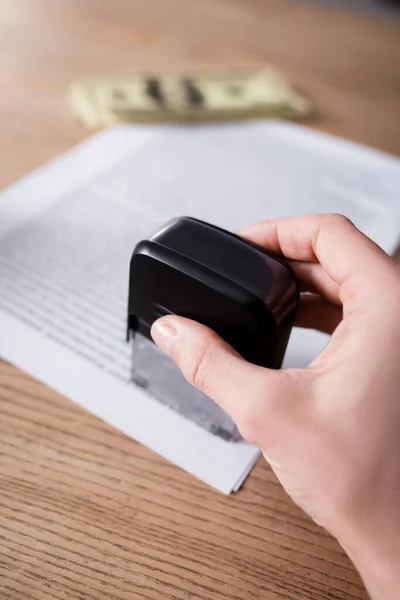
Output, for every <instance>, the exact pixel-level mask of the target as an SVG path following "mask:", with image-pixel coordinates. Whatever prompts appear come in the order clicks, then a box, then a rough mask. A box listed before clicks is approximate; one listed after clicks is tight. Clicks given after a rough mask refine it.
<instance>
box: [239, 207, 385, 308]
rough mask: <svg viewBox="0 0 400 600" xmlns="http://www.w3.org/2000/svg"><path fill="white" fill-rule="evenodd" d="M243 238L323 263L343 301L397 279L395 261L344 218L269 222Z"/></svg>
mask: <svg viewBox="0 0 400 600" xmlns="http://www.w3.org/2000/svg"><path fill="white" fill-rule="evenodd" d="M239 233H240V235H242V236H243V237H245V238H247V239H249V240H251V241H253V242H254V243H256V244H259V245H260V246H262V247H263V248H265V249H266V250H268V251H270V252H273V253H275V254H281V255H283V256H285V257H287V258H289V259H292V260H296V261H305V262H319V263H320V264H321V265H322V267H323V269H324V270H325V271H326V273H327V275H328V276H329V277H330V279H331V280H332V281H334V282H335V283H336V284H337V285H338V286H339V288H340V290H339V294H340V298H341V300H342V301H350V300H353V299H354V298H358V297H359V295H360V294H361V295H363V296H364V297H365V295H366V294H370V293H374V292H375V293H376V292H377V291H378V292H379V283H381V284H384V282H387V281H388V280H389V279H390V278H391V277H392V275H393V263H392V261H391V259H390V258H389V257H388V256H387V255H386V254H385V253H384V252H383V250H381V249H380V248H379V247H378V246H377V245H376V244H374V243H373V242H372V241H371V240H370V239H369V238H367V237H366V236H364V235H363V234H362V233H361V232H360V231H359V230H358V229H356V227H354V225H353V224H352V223H351V221H349V220H348V219H346V218H345V217H343V216H342V215H312V216H301V217H293V218H289V219H278V220H274V221H265V222H264V223H259V224H257V225H252V226H250V227H247V228H245V229H242V230H241V231H240V232H239Z"/></svg>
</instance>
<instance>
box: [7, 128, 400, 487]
mask: <svg viewBox="0 0 400 600" xmlns="http://www.w3.org/2000/svg"><path fill="white" fill-rule="evenodd" d="M399 189H400V161H399V160H398V159H396V158H394V157H391V156H388V155H385V154H383V153H379V152H376V151H373V150H370V149H367V148H363V147H361V146H358V145H356V144H351V143H348V142H344V141H342V140H338V139H335V138H333V137H330V136H327V135H324V134H319V133H315V132H313V131H311V130H309V129H307V128H304V127H301V126H299V125H293V124H288V123H281V122H274V121H270V122H254V123H244V124H226V125H210V126H202V127H190V126H187V127H182V126H176V127H175V126H154V127H148V126H131V125H120V126H115V127H113V128H111V129H109V130H107V131H105V132H102V133H100V134H97V135H95V136H93V137H92V138H90V139H89V140H88V141H86V142H84V143H83V144H81V145H79V146H78V147H76V148H75V149H73V150H71V151H70V152H68V153H66V154H65V155H63V156H61V157H60V158H58V159H56V160H55V161H53V162H51V163H50V164H48V165H46V166H44V167H42V168H41V169H39V170H37V171H35V172H34V173H32V174H30V175H28V176H27V177H26V178H24V179H23V180H21V181H19V182H18V183H16V184H14V185H13V186H11V187H10V188H8V189H7V190H5V191H3V192H2V194H0V356H1V357H3V358H4V359H6V360H8V361H10V362H12V363H14V364H15V365H17V366H18V367H20V368H21V369H23V370H25V371H27V372H28V373H30V374H32V375H33V376H34V377H36V378H37V379H39V380H41V381H43V382H44V383H46V384H47V385H49V386H51V387H53V388H54V389H55V390H57V391H58V392H60V393H62V394H64V395H65V396H66V397H67V398H69V399H70V400H72V401H74V402H76V403H77V404H79V405H80V406H82V407H84V408H85V409H87V410H89V411H91V412H92V413H94V414H95V415H97V416H98V417H100V418H101V419H104V420H105V421H107V422H108V423H111V424H112V425H113V426H115V427H116V428H118V429H119V430H121V431H123V432H124V433H126V434H127V435H129V436H131V437H132V438H134V439H136V440H138V441H139V442H141V443H142V444H144V445H146V446H148V447H149V448H151V449H153V450H154V451H156V452H158V453H159V454H161V455H162V456H164V457H166V458H167V459H169V460H170V461H172V462H174V463H175V464H177V465H179V466H180V467H182V468H183V469H185V470H186V471H188V472H189V473H191V474H193V475H194V476H196V477H198V478H199V479H201V480H203V481H205V482H207V483H208V484H210V485H211V486H213V487H215V488H217V489H218V490H220V491H222V492H224V493H229V492H231V491H232V490H236V489H237V488H238V487H239V486H240V485H241V483H242V482H243V480H244V479H245V477H246V475H247V474H248V472H249V471H250V469H251V468H252V466H253V465H254V463H255V461H256V459H257V457H258V456H259V451H258V449H257V448H254V447H253V446H251V445H249V444H247V443H246V442H244V441H226V440H224V439H222V438H221V437H218V436H217V435H213V434H212V433H210V432H209V431H208V430H207V429H205V428H204V427H201V426H199V425H198V424H196V422H195V421H193V420H191V419H190V418H188V417H187V415H186V416H183V415H182V414H179V413H178V412H177V411H176V410H173V409H172V408H170V407H168V406H165V405H164V404H162V403H161V402H159V401H157V400H156V399H154V398H152V397H150V396H149V395H148V394H146V392H145V391H143V390H142V389H140V388H139V387H136V386H135V385H134V384H133V383H132V382H131V380H130V376H131V347H130V346H129V345H128V344H127V343H126V341H125V336H126V316H127V315H126V311H127V297H128V283H129V261H130V257H131V254H132V251H133V248H134V246H135V244H136V243H137V242H138V241H139V240H140V239H142V238H144V237H147V236H148V235H149V234H150V233H151V232H152V231H153V230H154V229H155V228H156V227H158V226H159V225H161V224H162V223H163V222H165V221H167V220H169V219H170V218H172V217H176V216H182V215H188V216H193V217H197V218H200V219H203V220H205V221H210V222H212V223H214V224H216V225H219V226H222V227H224V228H226V229H231V230H235V229H236V228H237V227H239V226H242V225H244V224H246V223H250V222H254V221H258V220H261V219H266V218H273V217H280V216H290V215H297V214H305V213H316V212H317V213H323V212H341V213H343V214H345V215H347V216H349V217H350V218H351V219H352V220H353V221H354V222H355V223H356V225H358V226H359V227H360V228H361V229H362V230H363V231H364V232H365V233H367V234H368V235H369V236H370V237H372V238H373V239H375V241H377V242H378V243H379V244H380V245H381V246H382V247H383V248H385V250H387V251H389V252H393V251H394V250H395V248H396V247H397V245H398V243H399V239H400V235H399V234H400V202H399V197H398V194H399ZM326 341H327V337H326V336H324V335H322V334H318V333H316V332H310V331H302V330H295V331H294V332H293V334H292V337H291V340H290V344H289V349H288V352H287V356H286V359H285V366H288V365H290V366H300V365H305V364H307V363H308V362H309V361H310V360H311V359H312V358H313V357H314V356H315V355H316V354H317V353H318V352H319V351H320V350H321V349H322V348H323V346H324V345H325V343H326ZM244 395H245V391H244Z"/></svg>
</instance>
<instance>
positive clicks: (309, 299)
mask: <svg viewBox="0 0 400 600" xmlns="http://www.w3.org/2000/svg"><path fill="white" fill-rule="evenodd" d="M342 317H343V311H342V309H341V308H340V307H339V306H335V305H334V304H331V303H330V302H328V301H327V300H325V298H322V297H321V296H318V295H316V294H301V296H300V304H299V308H298V311H297V316H296V323H295V324H296V327H304V328H305V329H316V330H318V331H322V332H323V333H328V334H332V333H333V332H334V331H335V329H336V327H337V326H338V325H339V323H340V321H341V320H342Z"/></svg>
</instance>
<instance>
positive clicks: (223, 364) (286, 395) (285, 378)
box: [151, 316, 294, 445]
mask: <svg viewBox="0 0 400 600" xmlns="http://www.w3.org/2000/svg"><path fill="white" fill-rule="evenodd" d="M151 333H152V336H153V339H154V341H155V343H156V344H157V345H158V346H159V348H161V350H163V351H164V352H166V353H167V354H169V355H170V356H171V358H172V359H173V360H174V362H175V363H176V364H177V365H178V367H179V368H180V369H181V371H182V373H183V375H184V376H185V378H186V379H187V381H188V382H189V383H190V384H191V385H193V386H195V387H196V388H197V389H198V390H200V391H201V392H203V393H204V394H206V395H207V396H209V397H210V398H212V399H213V400H215V402H217V404H219V405H220V406H221V408H223V409H224V410H225V412H226V413H228V414H229V415H230V417H231V418H232V419H233V421H234V422H235V423H236V425H237V427H238V428H239V431H240V432H241V434H242V436H243V437H244V438H245V439H247V440H248V441H249V442H251V443H254V444H257V445H261V439H262V438H263V439H264V440H265V436H266V435H267V436H268V431H266V427H267V429H268V430H271V431H272V432H273V431H274V429H273V428H274V427H275V426H276V425H277V423H276V420H277V419H280V420H282V419H285V420H286V419H287V418H288V415H292V416H293V407H292V408H291V407H289V406H288V403H290V404H291V405H292V404H293V398H294V396H293V378H292V377H291V376H290V375H289V374H288V373H287V372H285V371H272V370H270V369H264V368H262V367H258V366H256V365H252V364H250V363H248V362H246V361H245V360H244V359H243V358H242V357H241V356H240V355H239V354H238V353H237V352H236V351H235V350H234V349H233V348H232V347H231V346H229V344H227V343H226V342H224V341H223V340H222V339H221V338H220V337H219V336H218V335H217V334H216V333H215V332H214V331H212V330H211V329H208V328H207V327H204V326H203V325H200V324H199V323H196V322H194V321H190V320H189V319H184V318H182V317H175V316H168V317H163V318H162V319H159V320H158V321H156V322H155V323H154V325H153V327H152V331H151Z"/></svg>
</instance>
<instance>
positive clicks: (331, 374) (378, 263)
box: [152, 215, 400, 600]
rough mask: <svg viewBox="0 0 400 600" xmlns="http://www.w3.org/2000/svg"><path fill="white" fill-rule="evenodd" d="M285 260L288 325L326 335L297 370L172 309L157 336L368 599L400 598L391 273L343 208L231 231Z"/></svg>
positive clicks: (399, 449)
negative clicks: (260, 359)
mask: <svg viewBox="0 0 400 600" xmlns="http://www.w3.org/2000/svg"><path fill="white" fill-rule="evenodd" d="M239 233H240V234H241V235H242V236H243V237H245V238H247V239H249V240H251V241H252V242H254V243H256V244H258V245H260V246H262V247H263V248H265V249H266V250H268V251H269V252H273V253H275V254H279V255H282V256H284V257H286V258H287V259H288V260H289V261H290V264H291V266H292V267H293V269H294V271H295V273H296V275H297V277H298V279H299V282H300V287H301V292H302V293H301V299H300V308H299V312H298V317H297V323H296V324H297V326H299V327H307V328H313V329H319V330H320V331H324V332H327V333H331V334H332V337H331V338H330V341H329V343H328V345H327V346H326V348H325V349H324V350H323V351H322V353H321V354H320V355H319V356H317V357H316V358H315V359H314V360H313V361H312V362H311V363H310V364H309V365H308V366H307V367H306V368H301V369H293V368H292V369H283V370H280V371H273V370H269V369H264V368H261V367H258V366H255V365H252V364H249V363H247V362H246V361H245V360H244V359H243V358H242V357H241V356H239V355H238V354H237V353H236V352H235V351H234V350H233V349H232V348H231V347H230V346H229V345H228V344H226V343H225V342H224V341H223V340H222V339H221V338H219V337H218V336H217V335H216V334H215V333H214V332H213V331H211V330H209V329H207V328H206V327H204V326H202V325H199V324H198V323H195V322H193V321H189V320H187V319H183V318H180V317H175V316H168V317H164V318H162V319H160V320H159V321H157V322H156V323H155V324H154V325H153V329H152V335H153V338H154V341H155V342H156V343H157V344H158V345H159V347H160V348H161V349H163V350H164V351H165V352H167V353H168V354H169V355H170V356H171V357H172V359H173V360H174V361H175V362H176V363H177V365H178V366H179V367H180V368H181V370H182V372H183V374H184V375H185V377H186V378H187V380H188V381H189V383H191V384H192V385H194V386H195V387H197V388H198V389H199V390H201V391H203V392H204V393H205V394H207V395H208V396H210V397H211V398H213V399H214V400H215V401H216V402H217V403H218V404H219V405H220V406H221V407H222V408H223V409H224V410H225V411H226V412H227V413H228V414H229V415H230V416H231V417H232V419H233V420H234V421H235V423H236V424H237V426H238V428H239V430H240V432H241V434H242V435H243V437H244V438H245V439H247V440H248V441H249V442H251V443H253V444H256V445H257V446H259V447H260V448H261V449H262V451H263V454H264V456H265V458H266V459H267V461H268V462H269V464H270V465H271V467H272V469H273V470H274V472H275V473H276V475H277V477H278V479H279V481H280V482H281V484H282V485H283V487H284V488H285V489H286V491H287V492H288V493H289V495H290V496H291V497H292V499H293V500H294V501H295V502H296V503H297V504H298V505H299V506H300V507H301V508H302V509H303V510H305V511H306V512H307V513H308V514H309V515H310V516H311V517H312V518H313V519H314V520H315V521H316V522H317V523H318V524H320V525H321V526H323V527H325V528H326V529H327V530H328V531H330V532H331V534H332V535H334V536H335V537H336V538H337V539H338V541H339V542H340V543H341V544H342V546H343V548H344V549H345V551H346V552H347V553H348V555H349V556H350V558H351V559H352V561H353V562H354V564H355V566H356V568H357V569H358V571H359V572H360V574H361V576H362V578H363V580H364V582H365V585H366V588H367V590H368V591H369V594H370V596H371V598H372V599H373V600H395V599H398V598H399V597H400V277H399V270H398V268H397V266H396V265H395V263H394V262H393V261H392V259H391V258H389V257H388V256H387V255H386V254H385V253H384V252H383V251H382V250H381V249H380V248H378V247H377V246H376V245H375V244H374V243H373V242H372V241H371V240H369V239H368V238H367V237H365V236H364V235H363V234H362V233H361V232H360V231H358V230H357V229H356V228H355V227H354V225H353V224H352V223H351V222H350V221H348V220H347V219H345V218H344V217H342V216H340V215H313V216H304V217H296V218H291V219H280V220H275V221H266V222H264V223H260V224H256V225H253V226H250V227H247V228H245V229H243V230H241V231H240V232H239Z"/></svg>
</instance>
